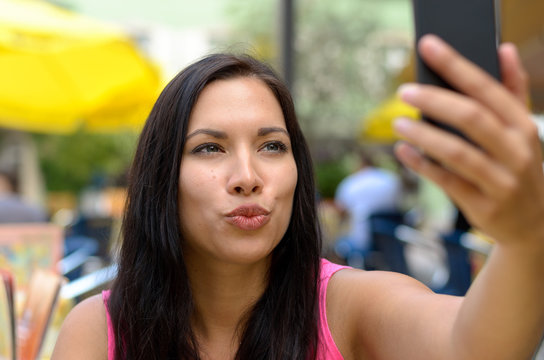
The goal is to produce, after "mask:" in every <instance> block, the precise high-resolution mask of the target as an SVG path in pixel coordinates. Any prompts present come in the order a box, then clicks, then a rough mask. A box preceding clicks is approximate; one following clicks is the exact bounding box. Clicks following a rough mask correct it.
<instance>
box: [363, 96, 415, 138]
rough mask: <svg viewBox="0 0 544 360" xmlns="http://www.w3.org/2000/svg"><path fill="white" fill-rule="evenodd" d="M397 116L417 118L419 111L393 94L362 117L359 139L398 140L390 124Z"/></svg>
mask: <svg viewBox="0 0 544 360" xmlns="http://www.w3.org/2000/svg"><path fill="white" fill-rule="evenodd" d="M398 117H407V118H411V119H418V118H419V111H418V110H417V109H416V108H415V107H413V106H410V105H408V104H406V103H405V102H403V101H402V100H401V99H400V98H399V97H398V96H396V95H394V96H392V97H391V98H389V99H387V100H386V101H384V102H383V103H382V104H380V105H379V106H378V107H377V108H375V109H374V110H372V111H371V112H370V113H369V114H368V115H367V116H366V117H365V118H364V122H363V128H362V130H361V133H360V140H362V141H364V142H377V143H386V144H387V143H391V142H394V141H396V140H398V138H397V137H396V135H395V133H394V131H393V126H392V124H393V121H394V120H395V119H396V118H398Z"/></svg>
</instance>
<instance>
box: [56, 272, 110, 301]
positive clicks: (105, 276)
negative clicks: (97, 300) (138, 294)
mask: <svg viewBox="0 0 544 360" xmlns="http://www.w3.org/2000/svg"><path fill="white" fill-rule="evenodd" d="M116 275H117V264H111V265H109V266H106V267H104V268H102V269H99V270H96V271H93V272H91V273H89V274H87V275H84V276H82V277H80V278H78V279H76V280H73V281H70V282H69V283H67V284H65V285H64V286H63V287H62V289H61V291H60V296H61V297H62V298H64V299H74V300H76V301H77V299H79V298H80V297H81V296H84V295H86V294H89V293H97V292H99V291H100V289H101V288H105V287H107V285H108V284H109V283H110V282H111V281H112V280H113V279H114V278H115V276H116Z"/></svg>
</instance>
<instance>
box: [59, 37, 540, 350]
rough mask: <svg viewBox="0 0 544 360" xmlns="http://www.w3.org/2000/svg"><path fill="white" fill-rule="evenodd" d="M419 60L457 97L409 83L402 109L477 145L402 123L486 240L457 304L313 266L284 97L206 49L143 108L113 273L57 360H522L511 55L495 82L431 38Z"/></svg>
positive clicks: (386, 279)
mask: <svg viewBox="0 0 544 360" xmlns="http://www.w3.org/2000/svg"><path fill="white" fill-rule="evenodd" d="M419 51H420V53H421V54H422V56H423V58H424V60H425V61H426V62H427V63H428V64H429V66H430V67H431V68H432V69H434V70H435V71H436V72H437V73H438V74H439V75H441V76H443V77H444V78H446V79H447V80H448V81H449V82H451V84H452V85H453V86H455V87H456V88H457V89H459V90H460V93H456V92H453V91H448V90H444V89H439V88H436V87H432V86H423V85H415V84H412V85H405V86H404V87H403V88H402V89H400V93H401V96H402V98H403V99H404V100H405V101H407V102H409V103H410V104H412V105H414V106H416V107H418V108H419V109H420V110H422V111H423V112H424V113H428V114H429V115H431V116H432V117H433V118H434V119H438V120H439V121H441V122H444V123H446V124H447V125H450V126H454V127H456V128H458V129H459V130H461V131H462V132H464V133H466V134H467V136H469V137H470V138H471V139H472V140H473V143H469V142H466V141H464V140H462V139H460V138H459V137H456V136H455V135H453V134H451V133H447V132H444V131H443V130H441V129H439V128H437V127H434V126H432V125H430V124H428V123H424V122H413V121H411V120H408V119H399V120H397V122H396V123H395V128H396V131H397V132H398V133H399V134H400V135H402V137H403V138H404V139H405V142H403V143H401V144H399V145H398V147H397V148H396V155H397V156H398V157H399V159H400V160H401V161H402V162H403V163H404V164H405V165H406V166H408V167H410V168H411V169H413V170H414V171H417V172H418V173H420V174H422V175H424V176H426V177H428V178H430V179H432V180H433V181H435V182H436V183H437V184H438V185H439V186H441V187H442V188H443V189H444V190H445V191H446V192H447V193H448V194H449V195H450V196H451V198H452V199H453V200H454V201H455V202H456V203H457V205H458V206H459V207H460V209H462V211H463V213H464V214H465V215H466V216H467V219H469V221H471V223H472V224H473V225H474V226H475V227H477V228H479V229H481V230H482V231H484V232H486V233H487V234H488V235H489V236H492V237H493V238H494V239H495V241H496V244H495V248H494V250H493V252H492V253H491V255H490V257H489V259H488V261H487V263H486V265H485V267H484V269H483V270H482V271H481V272H480V274H479V276H478V278H477V279H476V280H475V281H474V282H473V284H472V286H471V288H470V290H469V291H468V293H467V295H466V296H464V297H458V296H451V295H439V294H436V293H434V292H432V291H431V290H430V289H429V288H427V287H426V286H425V285H423V284H421V283H420V282H418V281H417V280H415V279H413V278H411V277H408V276H405V275H402V274H398V273H392V272H385V271H364V270H359V269H353V268H349V267H345V266H340V265H336V264H333V263H331V262H329V261H327V260H325V259H322V258H321V248H320V244H321V235H320V231H319V223H318V217H317V211H316V204H315V194H316V191H315V186H314V182H313V171H312V166H311V157H310V153H309V151H308V147H307V146H306V143H305V140H304V137H303V135H302V132H301V130H300V128H299V126H298V123H297V120H296V115H295V108H294V104H293V101H292V99H291V96H290V94H289V91H288V89H287V87H286V86H285V85H284V84H283V83H282V82H281V81H280V80H279V77H278V76H277V75H275V74H274V72H273V71H272V70H271V69H270V68H269V67H268V66H266V65H265V64H263V63H261V62H258V61H256V60H254V59H253V58H250V57H247V56H235V55H210V56H208V57H205V58H204V59H202V60H200V61H198V62H196V63H194V64H192V65H190V66H189V67H188V68H186V69H185V70H183V71H182V72H181V73H180V74H178V75H177V76H176V77H175V78H174V79H173V80H172V81H171V82H170V83H169V84H168V85H167V87H166V88H165V90H164V91H163V92H162V93H161V95H160V96H159V98H158V100H157V102H156V104H155V106H154V107H153V110H152V111H151V114H150V116H149V118H148V120H147V122H146V125H145V127H144V129H143V131H142V134H141V137H140V140H139V143H138V147H137V150H136V154H135V160H134V163H133V167H132V170H131V174H130V182H129V188H128V204H127V209H126V212H125V217H124V223H123V243H122V248H121V250H120V254H119V265H118V273H117V278H116V279H115V282H114V284H113V287H112V288H111V290H110V291H105V292H104V293H102V294H98V295H96V296H93V297H90V298H88V299H86V300H85V301H83V302H81V303H80V304H78V305H77V306H76V307H75V308H74V309H73V310H72V311H71V313H70V314H69V315H68V317H67V318H66V319H65V321H64V324H63V326H62V329H61V331H60V334H59V336H58V340H57V343H56V346H55V350H54V353H53V356H52V359H53V360H62V359H70V360H71V359H78V360H87V359H93V360H96V359H99V360H100V359H104V360H105V359H112V360H113V359H116V360H121V359H131V360H143V359H146V360H148V359H161V360H162V359H206V360H209V359H214V360H215V359H238V360H239V359H244V360H250V359H251V360H253V359H256V360H293V359H295V360H308V359H318V360H340V359H347V360H351V359H373V360H381V359H385V360H395V359H402V360H409V359H441V360H454V359H455V360H474V359H493V360H520V359H529V358H530V357H531V355H532V354H533V353H534V351H535V349H536V347H537V345H538V343H539V340H540V338H541V336H542V332H543V328H544V306H542V305H543V304H544V282H543V281H542V279H543V277H544V261H542V259H543V257H544V221H543V220H542V219H543V218H544V173H543V172H542V155H541V151H540V142H539V140H538V136H537V132H536V128H535V125H534V123H533V122H532V120H531V118H530V116H529V113H528V111H527V109H526V107H525V104H526V102H525V101H526V97H525V95H526V92H525V89H526V81H525V77H524V73H523V70H522V67H521V65H520V61H519V58H518V56H517V52H516V50H515V47H513V46H512V45H502V46H501V48H500V52H499V55H500V60H501V68H502V78H503V83H502V84H501V83H499V82H496V81H495V80H493V79H492V78H491V77H489V76H488V75H487V74H486V73H484V72H483V71H482V70H480V69H478V68H477V67H476V66H474V65H473V64H471V63H470V62H468V61H467V60H466V59H464V58H463V57H461V56H460V55H459V54H457V53H456V52H455V51H454V50H453V49H452V48H451V47H449V46H447V45H446V44H445V43H444V42H442V41H441V40H440V39H438V38H436V37H433V36H425V37H423V38H422V39H421V41H420V42H419ZM420 150H422V151H424V152H425V154H426V155H425V156H423V155H422V154H421V152H420ZM429 158H431V159H434V161H431V160H429ZM439 164H441V165H439Z"/></svg>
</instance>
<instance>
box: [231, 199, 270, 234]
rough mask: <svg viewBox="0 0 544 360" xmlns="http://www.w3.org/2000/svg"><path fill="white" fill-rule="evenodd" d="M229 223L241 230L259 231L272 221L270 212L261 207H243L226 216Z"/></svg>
mask: <svg viewBox="0 0 544 360" xmlns="http://www.w3.org/2000/svg"><path fill="white" fill-rule="evenodd" d="M226 218H227V222H228V223H229V224H232V225H234V226H236V227H238V228H239V229H241V230H247V231H251V230H257V229H260V228H261V227H263V226H264V225H266V224H267V223H268V221H270V211H268V210H266V209H265V208H263V207H261V206H259V205H254V204H252V205H242V206H239V207H237V208H236V209H234V210H232V211H231V212H229V213H228V214H227V215H226Z"/></svg>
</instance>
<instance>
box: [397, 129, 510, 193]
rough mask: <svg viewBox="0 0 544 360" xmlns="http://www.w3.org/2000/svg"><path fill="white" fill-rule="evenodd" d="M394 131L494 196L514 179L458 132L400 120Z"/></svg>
mask: <svg viewBox="0 0 544 360" xmlns="http://www.w3.org/2000/svg"><path fill="white" fill-rule="evenodd" d="M394 126H395V130H396V131H397V132H398V133H399V135H400V136H401V137H403V138H404V139H405V140H406V141H408V142H409V143H410V144H412V145H413V146H416V147H417V148H419V149H421V150H422V151H423V152H424V153H425V154H426V155H427V156H428V157H430V158H432V159H434V160H436V161H437V162H438V163H440V164H441V165H442V166H444V167H445V168H446V169H447V170H449V171H450V172H452V173H455V174H456V175H457V176H458V177H460V178H463V179H465V180H466V181H467V182H468V183H471V184H472V185H473V186H474V187H476V188H478V189H480V191H482V192H483V193H485V194H487V195H491V196H492V195H494V194H496V193H497V192H500V191H501V189H503V188H504V186H506V184H505V182H506V181H510V180H511V176H510V175H509V172H507V170H506V169H505V168H504V167H502V166H501V165H500V164H499V163H497V162H495V161H493V160H492V159H490V158H489V157H488V156H487V155H486V154H485V153H484V152H482V151H481V150H480V149H478V148H477V147H475V146H474V145H472V144H469V143H468V142H467V141H465V140H463V139H461V138H460V137H459V136H457V135H453V134H451V133H449V132H446V131H443V130H441V129H438V128H437V127H436V126H432V125H429V124H427V123H423V122H414V121H411V120H409V119H402V118H401V119H397V120H396V121H395V123H394Z"/></svg>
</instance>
